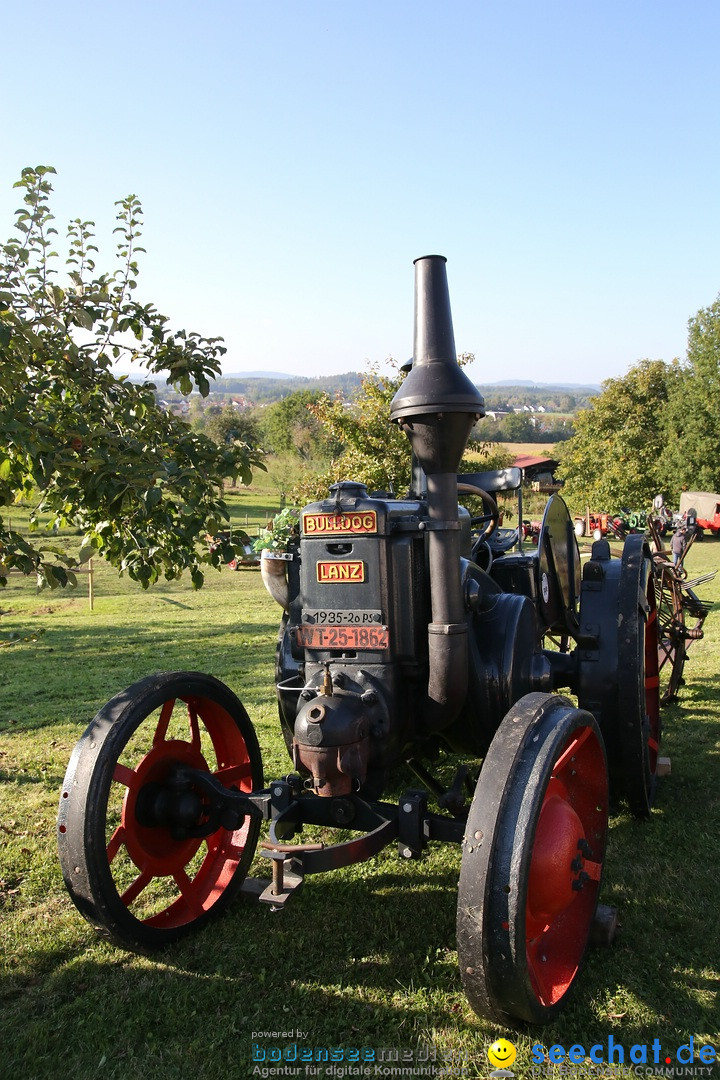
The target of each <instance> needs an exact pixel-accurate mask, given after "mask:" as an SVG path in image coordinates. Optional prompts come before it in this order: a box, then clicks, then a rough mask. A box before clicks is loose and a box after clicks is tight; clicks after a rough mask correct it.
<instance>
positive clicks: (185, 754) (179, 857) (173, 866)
mask: <svg viewBox="0 0 720 1080" xmlns="http://www.w3.org/2000/svg"><path fill="white" fill-rule="evenodd" d="M176 765H187V766H189V767H190V768H192V769H203V770H204V771H205V772H208V771H209V770H208V765H207V762H206V761H205V758H204V757H203V755H202V754H201V753H200V750H199V749H197V748H196V747H194V746H192V745H191V744H190V743H186V742H180V741H178V740H172V741H170V742H163V743H159V744H157V745H155V746H154V747H153V748H152V750H150V752H149V753H147V754H146V755H145V757H144V758H143V759H142V761H140V763H139V764H138V766H137V768H136V769H134V770H133V778H132V781H131V783H130V784H129V786H128V789H127V791H126V793H125V798H124V799H123V805H122V819H121V822H122V827H123V830H124V833H125V847H126V848H127V852H128V855H129V856H130V858H131V859H132V861H133V862H134V863H135V865H136V866H137V867H138V869H140V870H144V871H146V872H147V873H149V874H152V876H153V877H164V876H166V875H171V874H175V873H177V872H178V871H179V870H180V869H182V868H183V867H184V866H186V865H187V864H188V863H189V862H190V860H191V859H192V857H193V856H194V855H195V853H196V851H197V850H198V849H199V847H200V845H201V843H202V839H198V838H197V837H189V838H188V839H185V840H176V839H175V838H174V837H173V835H172V833H171V831H170V829H169V828H163V827H158V826H156V825H153V826H152V827H150V828H148V827H146V826H144V825H141V824H140V822H139V821H138V817H137V803H138V797H139V796H140V793H141V791H142V789H143V788H144V787H145V785H146V784H163V783H164V782H165V781H166V780H167V778H168V774H169V773H170V771H171V769H172V768H173V767H174V766H176ZM117 778H118V779H120V778H119V777H117Z"/></svg>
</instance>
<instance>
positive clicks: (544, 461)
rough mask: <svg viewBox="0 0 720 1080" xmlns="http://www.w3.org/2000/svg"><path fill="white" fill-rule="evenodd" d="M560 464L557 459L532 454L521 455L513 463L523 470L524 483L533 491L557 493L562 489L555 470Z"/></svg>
mask: <svg viewBox="0 0 720 1080" xmlns="http://www.w3.org/2000/svg"><path fill="white" fill-rule="evenodd" d="M559 464H560V462H559V461H558V460H557V458H549V457H534V456H533V455H532V454H520V455H519V456H518V457H516V458H515V460H514V461H513V465H515V466H516V467H517V468H518V469H521V470H522V474H523V483H525V484H529V485H530V486H531V487H532V489H533V491H546V492H550V491H557V490H558V488H560V487H561V484H560V483H559V481H557V480H556V479H555V470H556V469H557V467H558V465H559Z"/></svg>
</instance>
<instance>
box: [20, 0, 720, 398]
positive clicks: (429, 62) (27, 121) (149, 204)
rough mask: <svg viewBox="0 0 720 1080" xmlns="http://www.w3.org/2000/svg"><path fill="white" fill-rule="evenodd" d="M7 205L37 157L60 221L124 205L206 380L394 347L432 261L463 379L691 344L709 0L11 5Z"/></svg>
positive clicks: (702, 298)
mask: <svg viewBox="0 0 720 1080" xmlns="http://www.w3.org/2000/svg"><path fill="white" fill-rule="evenodd" d="M3 38H4V45H3V82H4V84H5V94H4V99H5V100H4V109H3V135H2V152H1V153H0V215H1V218H2V223H3V225H2V228H3V239H4V238H5V236H6V235H10V233H11V231H12V217H13V211H14V209H15V208H16V207H17V206H18V193H17V192H15V191H13V190H12V184H13V182H14V181H15V180H16V179H17V177H18V176H19V174H20V171H21V169H22V168H23V166H25V165H30V164H33V165H34V164H40V163H42V164H52V165H54V166H55V167H56V169H57V170H58V175H57V177H56V178H55V179H54V185H55V197H54V202H53V206H54V209H55V211H56V216H57V218H58V222H59V224H61V225H62V226H64V225H65V223H66V221H67V220H69V219H70V218H73V217H77V216H81V217H83V218H90V219H93V220H95V221H96V222H97V224H98V235H99V237H100V239H101V241H102V248H103V250H104V251H105V253H106V254H105V258H104V259H103V260H102V266H103V268H105V267H106V266H107V265H108V264H111V263H112V258H113V255H112V250H113V249H112V246H111V243H110V232H111V228H112V213H113V204H114V202H115V200H116V199H119V198H121V197H122V196H124V195H126V194H128V193H129V192H133V193H136V194H137V195H138V196H139V197H140V198H141V200H142V203H143V207H144V212H145V232H144V241H145V246H146V247H147V252H148V253H147V255H146V256H145V257H144V258H143V262H142V274H141V279H140V282H141V284H140V288H139V290H138V295H139V296H140V297H141V298H143V299H144V300H146V301H152V302H154V303H155V304H156V305H157V306H158V307H159V308H160V309H161V310H162V311H163V312H164V313H165V314H167V315H168V316H169V317H170V319H171V321H172V323H173V324H175V325H177V326H184V327H185V328H187V329H189V330H198V331H200V332H201V333H205V334H207V335H214V334H220V335H222V336H224V337H225V339H226V344H227V347H228V354H227V357H226V358H225V370H226V371H228V372H230V371H243V370H246V371H247V370H258V369H262V370H277V371H284V372H292V373H295V374H301V375H309V374H314V373H317V374H330V373H333V372H342V371H349V370H362V369H363V368H364V366H365V364H366V362H367V361H377V362H382V361H384V359H385V358H386V357H387V356H389V355H392V356H395V357H396V358H399V359H400V360H405V359H406V358H407V357H408V356H409V355H410V353H411V350H412V293H413V268H412V262H413V259H415V258H417V257H418V256H420V255H427V254H432V253H439V254H443V255H445V256H446V257H447V259H448V278H449V282H450V295H451V301H452V307H453V316H454V324H455V338H456V344H457V347H458V350H459V351H471V352H473V353H475V355H476V361H475V364H474V365H473V367H472V368H471V369H470V374H471V376H472V377H473V378H474V379H475V380H476V381H478V382H483V381H485V382H492V381H496V380H499V379H512V378H517V379H534V380H535V381H538V382H552V381H564V382H568V381H569V382H583V383H597V382H599V381H601V380H602V379H604V378H608V377H611V376H614V375H621V374H623V373H624V372H626V371H627V370H628V368H629V367H630V366H631V365H632V364H633V363H634V362H635V361H636V360H638V359H640V358H641V357H646V356H647V357H652V358H657V357H661V358H663V359H666V360H669V359H672V357H673V356H684V354H685V346H686V330H687V320H688V318H689V317H690V316H692V315H693V314H694V313H695V312H696V311H697V309H698V308H700V307H704V306H706V305H708V304H710V303H712V301H713V300H714V299H715V297H716V296H717V294H718V291H719V290H720V266H719V265H718V251H719V250H720V216H719V214H718V210H719V206H718V203H719V199H720V186H719V184H718V173H719V171H720V170H719V165H720V139H719V138H718V116H719V115H720V109H719V106H720V100H719V94H718V88H719V84H720V63H718V53H717V48H718V41H719V40H720V5H719V4H717V3H716V2H715V0H699V2H693V0H687V2H685V3H682V4H681V3H679V2H668V0H653V2H650V0H639V2H632V0H623V2H616V0H603V2H602V3H599V2H595V3H591V2H590V0H575V2H569V0H543V3H538V2H537V0H535V2H529V0H494V2H493V3H490V2H486V0H476V2H473V3H471V2H466V0H455V2H452V0H450V2H446V3H444V4H440V3H437V2H434V3H430V2H426V0H413V2H408V0H384V2H378V0H363V2H362V3H357V2H356V0H332V2H331V0H293V2H291V0H275V2H273V3H270V2H260V0H256V2H254V3H246V2H243V0H235V2H234V3H231V2H226V0H210V2H207V3H203V4H202V5H201V4H199V3H195V4H193V3H189V2H182V0H178V2H175V3H169V2H164V0H143V2H142V3H141V2H138V0H124V2H123V3H122V4H119V3H116V2H115V0H105V2H104V3H103V4H96V3H90V2H79V0H66V2H65V3H64V4H58V3H56V2H53V3H49V2H47V0H37V2H36V3H34V4H33V5H32V6H31V7H30V8H28V7H27V6H26V5H25V4H21V3H19V2H18V0H6V7H5V8H4V15H3Z"/></svg>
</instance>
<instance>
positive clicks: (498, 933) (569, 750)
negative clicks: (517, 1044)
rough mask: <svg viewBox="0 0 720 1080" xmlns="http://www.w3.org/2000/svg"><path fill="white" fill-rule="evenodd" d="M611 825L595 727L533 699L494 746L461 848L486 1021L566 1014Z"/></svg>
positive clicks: (477, 986)
mask: <svg viewBox="0 0 720 1080" xmlns="http://www.w3.org/2000/svg"><path fill="white" fill-rule="evenodd" d="M568 755H569V756H568ZM576 766H577V767H576ZM541 814H542V826H541V827H539V823H540V821H541ZM607 821H608V778H607V762H606V758H605V749H604V745H603V741H602V736H601V734H600V730H599V728H598V726H597V723H596V722H595V719H594V718H593V717H592V715H591V714H590V713H587V712H584V711H582V710H580V709H577V708H575V706H573V705H572V703H571V702H570V701H569V700H568V699H567V698H564V697H560V696H559V695H553V694H528V695H527V696H526V697H524V698H522V699H521V700H520V701H519V702H517V703H516V704H515V705H514V706H513V708H512V709H511V710H510V712H509V713H508V714H507V716H506V717H505V719H504V720H503V722H502V724H501V725H500V728H499V729H498V731H497V733H496V735H495V738H494V739H493V741H492V745H491V746H490V749H489V751H488V754H487V756H486V758H485V761H484V763H483V767H482V770H481V772H480V777H479V779H478V783H477V787H476V790H475V796H474V798H473V802H472V806H471V808H470V813H469V815H468V821H467V828H466V832H465V837H464V840H463V854H462V863H461V870H460V882H459V886H458V912H457V945H458V961H459V965H460V972H461V978H462V982H463V986H464V989H465V993H466V994H467V997H468V1000H469V1002H470V1004H471V1005H472V1007H473V1009H474V1010H475V1011H476V1012H477V1013H478V1015H479V1016H482V1017H487V1018H488V1019H490V1020H493V1021H495V1022H497V1023H499V1024H501V1025H503V1026H504V1027H505V1028H507V1027H508V1026H510V1025H514V1024H515V1023H516V1022H517V1021H518V1020H527V1021H530V1022H531V1023H545V1022H547V1021H549V1020H551V1019H552V1018H553V1017H554V1016H555V1015H556V1014H557V1013H558V1012H559V1011H560V1010H561V1009H562V1008H563V1006H564V1005H565V1003H566V999H567V995H568V993H569V992H570V991H571V990H572V988H573V986H574V985H575V981H576V978H577V975H578V973H579V971H580V969H581V966H582V961H583V957H584V955H585V952H586V948H587V943H588V938H589V935H590V930H591V927H592V922H593V919H594V916H595V909H596V906H597V900H598V895H599V891H600V882H601V876H602V865H603V861H604V856H605V842H606V837H607ZM576 841H577V843H576ZM585 845H587V846H585ZM566 863H567V866H566V865H565V864H566ZM548 868H549V869H548ZM573 874H577V875H578V879H580V878H581V879H582V883H581V885H580V887H578V886H577V885H573V880H578V879H574V878H573ZM583 875H587V876H586V877H585V876H583ZM554 909H556V910H554ZM545 923H547V925H545ZM543 927H544V928H543Z"/></svg>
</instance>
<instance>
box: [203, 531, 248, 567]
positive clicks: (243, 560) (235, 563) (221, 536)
mask: <svg viewBox="0 0 720 1080" xmlns="http://www.w3.org/2000/svg"><path fill="white" fill-rule="evenodd" d="M207 542H208V544H209V545H210V551H211V552H215V551H220V550H222V548H223V547H225V548H227V552H226V555H227V557H226V559H225V562H226V565H227V568H228V570H239V569H240V567H241V566H259V565H260V555H259V553H258V552H257V551H255V549H254V547H253V541H252V539H251V537H249V536H248V534H247V533H246V532H245V531H244V530H243V529H237V530H236V531H235V532H233V533H230V532H222V533H218V534H217V535H216V536H208V537H207ZM233 549H234V550H233ZM240 549H242V551H241V550H240Z"/></svg>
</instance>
